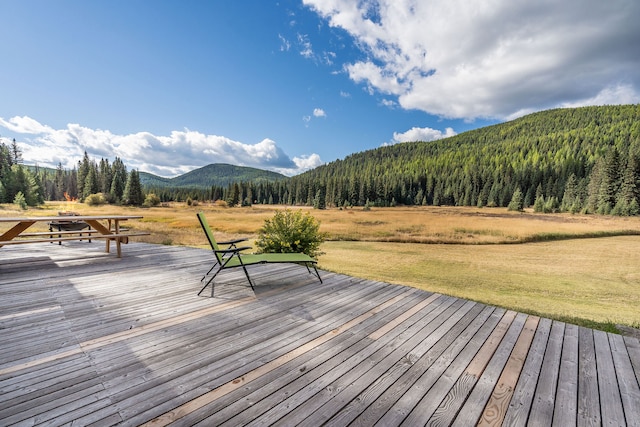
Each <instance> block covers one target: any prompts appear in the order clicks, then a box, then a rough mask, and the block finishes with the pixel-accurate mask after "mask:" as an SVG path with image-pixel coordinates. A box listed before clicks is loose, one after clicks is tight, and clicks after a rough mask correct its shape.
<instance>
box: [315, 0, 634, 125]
mask: <svg viewBox="0 0 640 427" xmlns="http://www.w3.org/2000/svg"><path fill="white" fill-rule="evenodd" d="M303 1H304V3H305V4H306V5H307V6H309V7H310V8H311V9H312V10H314V11H315V12H317V13H318V14H319V15H320V16H321V17H322V18H324V19H326V20H327V21H328V23H329V25H330V26H332V27H339V28H342V29H344V30H346V31H347V32H348V33H350V34H351V36H352V37H353V38H354V40H355V45H356V46H357V47H359V48H360V49H361V50H362V51H363V53H364V54H365V57H364V59H363V60H360V61H355V62H353V63H349V64H345V65H344V69H345V71H346V72H347V73H348V75H349V77H350V78H351V79H352V80H353V81H355V82H358V83H361V84H364V85H365V86H366V87H367V88H368V89H369V91H370V93H376V92H379V93H382V94H384V95H386V96H394V97H395V98H396V99H397V101H398V104H399V105H400V106H401V107H402V108H405V109H418V110H422V111H425V112H427V113H430V114H435V115H438V116H440V117H447V118H465V119H469V120H473V119H475V118H480V117H482V118H498V119H506V118H510V117H515V116H518V115H522V114H525V113H527V112H531V111H538V110H541V109H547V108H553V107H560V106H582V105H594V104H599V103H610V104H622V103H638V102H640V25H638V22H637V21H638V17H640V2H638V1H637V0H610V1H606V2H603V1H601V0H565V1H562V2H558V1H556V0H541V1H535V2H527V1H512V0H478V1H473V2H469V1H466V0H430V1H415V0H363V1H358V2H354V1H352V0H303Z"/></svg>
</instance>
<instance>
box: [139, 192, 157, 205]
mask: <svg viewBox="0 0 640 427" xmlns="http://www.w3.org/2000/svg"><path fill="white" fill-rule="evenodd" d="M159 204H160V197H158V196H156V195H155V194H154V193H149V194H147V197H145V198H144V203H142V206H144V207H145V208H151V207H153V206H158V205H159Z"/></svg>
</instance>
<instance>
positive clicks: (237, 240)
mask: <svg viewBox="0 0 640 427" xmlns="http://www.w3.org/2000/svg"><path fill="white" fill-rule="evenodd" d="M247 240H249V239H236V240H229V241H228V242H218V244H219V245H235V244H236V243H240V242H246V241H247Z"/></svg>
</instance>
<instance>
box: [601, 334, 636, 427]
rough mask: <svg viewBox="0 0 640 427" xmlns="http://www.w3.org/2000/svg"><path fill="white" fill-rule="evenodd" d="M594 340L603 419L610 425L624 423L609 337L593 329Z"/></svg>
mask: <svg viewBox="0 0 640 427" xmlns="http://www.w3.org/2000/svg"><path fill="white" fill-rule="evenodd" d="M593 341H594V345H595V352H596V363H597V366H598V394H599V396H600V411H601V414H602V415H601V416H602V419H603V420H604V422H605V423H606V424H609V425H614V426H615V425H618V426H621V425H624V424H625V419H624V418H625V417H624V410H623V409H622V399H621V397H620V389H619V386H618V380H617V378H616V370H615V367H614V365H613V356H612V355H611V348H610V347H609V337H608V336H607V334H606V333H605V332H602V331H593ZM638 404H640V401H638Z"/></svg>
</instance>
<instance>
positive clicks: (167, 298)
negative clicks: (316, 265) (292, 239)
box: [0, 242, 640, 427]
mask: <svg viewBox="0 0 640 427" xmlns="http://www.w3.org/2000/svg"><path fill="white" fill-rule="evenodd" d="M211 261H212V258H211V254H210V251H207V250H201V249H193V248H185V247H173V246H161V245H150V244H143V243H135V242H131V243H129V244H128V245H127V247H126V250H125V251H124V254H123V257H122V258H120V259H116V258H114V257H112V256H109V254H105V253H104V247H103V245H101V244H100V243H99V242H98V243H97V244H94V243H87V242H72V243H65V244H63V245H60V246H59V245H49V244H42V245H38V244H33V245H15V246H11V247H5V248H2V249H0V425H12V424H16V425H38V424H47V425H66V424H73V425H125V426H127V425H131V426H134V425H144V424H148V425H169V424H173V425H202V426H211V425H228V426H238V425H261V426H262V425H280V426H290V425H307V426H316V425H329V426H346V425H352V426H372V425H379V426H385V427H386V426H394V425H406V426H414V425H434V426H435V425H461V426H466V425H474V424H482V425H509V426H516V425H544V426H546V425H559V426H564V425H576V424H581V425H582V424H584V425H605V424H607V425H630V426H637V425H639V423H640V421H639V420H640V405H639V404H638V402H639V401H640V342H639V341H638V340H637V339H635V338H631V337H622V336H619V335H613V334H609V333H605V332H601V331H594V330H591V329H587V328H583V327H577V326H574V325H570V324H565V323H563V322H557V321H551V320H549V319H539V318H537V317H535V316H528V315H525V314H522V313H515V312H513V311H508V310H504V309H500V308H496V307H491V306H486V305H484V304H480V303H476V302H470V301H465V300H461V299H457V298H453V297H449V296H445V295H439V294H434V293H430V292H426V291H421V290H417V289H414V288H409V287H403V286H397V285H391V284H387V283H381V282H375V281H368V280H363V279H358V278H353V277H348V276H344V275H339V274H335V273H330V272H326V271H321V272H320V274H321V275H322V277H323V282H324V283H323V284H320V283H318V281H317V278H315V276H314V275H311V274H308V272H307V270H306V269H305V268H304V267H300V266H296V265H287V264H278V265H265V266H252V267H250V273H251V274H252V278H253V279H254V282H255V285H256V286H255V291H254V290H252V289H251V288H250V287H249V286H248V285H247V282H246V278H245V277H244V273H243V272H242V271H241V270H238V271H235V270H229V271H225V272H224V273H221V275H220V277H219V279H217V280H216V282H217V284H216V288H215V298H211V297H210V295H211V294H210V290H207V291H205V292H203V294H202V296H197V295H196V294H197V292H198V291H199V290H200V287H201V285H200V278H201V277H202V275H203V274H204V273H205V272H206V270H208V268H209V266H210V265H211Z"/></svg>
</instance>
